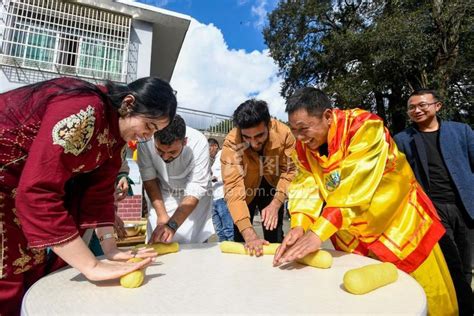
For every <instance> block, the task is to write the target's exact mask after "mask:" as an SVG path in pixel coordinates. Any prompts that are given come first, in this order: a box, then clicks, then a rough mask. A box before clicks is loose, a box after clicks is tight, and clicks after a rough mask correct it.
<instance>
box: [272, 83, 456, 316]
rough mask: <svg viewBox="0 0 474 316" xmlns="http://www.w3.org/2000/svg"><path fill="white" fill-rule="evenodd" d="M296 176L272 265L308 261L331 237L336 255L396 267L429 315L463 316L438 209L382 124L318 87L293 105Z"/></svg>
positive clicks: (293, 100)
mask: <svg viewBox="0 0 474 316" xmlns="http://www.w3.org/2000/svg"><path fill="white" fill-rule="evenodd" d="M286 111H287V112H288V115H289V124H290V127H291V130H292V132H293V134H294V135H295V138H296V139H297V142H296V149H295V152H294V154H293V159H294V160H295V163H296V165H297V168H298V174H297V176H296V177H295V179H294V180H293V182H292V183H291V184H290V187H289V189H288V197H289V209H290V214H291V228H292V229H291V231H290V232H289V233H288V235H287V236H286V237H285V239H284V241H283V243H282V245H281V247H280V248H279V249H278V251H277V253H276V254H275V258H274V265H279V264H282V263H285V262H290V261H293V260H296V259H299V258H302V257H304V256H305V255H307V254H308V253H310V252H314V251H316V250H317V249H319V248H320V246H321V243H322V242H323V241H325V240H327V239H329V238H331V241H332V243H333V244H334V246H335V248H336V249H338V250H342V251H346V252H351V253H357V254H360V255H364V256H370V257H373V258H376V259H378V260H381V261H384V262H392V263H393V264H395V265H396V266H397V267H398V268H399V269H401V270H403V271H405V272H407V273H409V274H411V275H412V276H413V277H414V278H415V279H416V280H417V281H418V282H419V283H420V284H421V286H422V287H423V288H424V289H425V293H426V295H427V299H428V311H429V314H430V315H435V314H440V315H455V314H457V309H458V307H457V301H456V294H455V292H454V287H453V284H452V281H451V277H450V275H449V271H448V269H447V266H446V262H445V260H444V257H443V254H442V253H441V251H440V249H439V246H438V240H439V239H440V238H441V236H442V235H443V234H444V233H445V230H444V228H443V226H442V225H441V222H440V219H439V217H438V215H437V213H436V211H435V208H434V207H433V204H432V203H431V201H430V200H429V198H428V197H427V195H426V194H425V193H424V192H423V189H422V188H421V186H420V185H419V184H418V182H417V181H416V179H415V176H414V174H413V172H412V170H411V168H410V165H409V164H408V162H407V160H406V158H405V156H404V155H403V154H402V153H400V152H399V151H398V149H397V146H396V144H395V143H394V141H393V139H392V138H391V136H390V134H389V132H388V130H387V129H386V128H385V127H384V125H383V121H382V120H381V119H380V118H379V117H378V116H376V115H374V114H372V113H369V112H367V111H364V110H360V109H353V110H338V109H332V108H331V103H330V101H329V99H328V98H327V97H326V96H325V95H324V93H323V92H321V91H320V90H318V89H315V88H303V89H300V90H298V91H296V92H295V93H294V94H293V95H292V96H291V97H290V98H289V99H288V101H287V107H286Z"/></svg>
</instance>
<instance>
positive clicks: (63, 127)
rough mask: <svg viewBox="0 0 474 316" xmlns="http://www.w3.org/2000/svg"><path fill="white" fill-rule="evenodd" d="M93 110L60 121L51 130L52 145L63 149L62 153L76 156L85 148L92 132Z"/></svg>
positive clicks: (90, 107)
mask: <svg viewBox="0 0 474 316" xmlns="http://www.w3.org/2000/svg"><path fill="white" fill-rule="evenodd" d="M94 113H95V111H94V108H93V107H92V106H90V105H89V106H88V107H87V109H86V110H85V111H84V110H81V111H80V112H79V113H76V114H73V115H71V116H69V117H66V118H65V119H62V120H61V121H59V122H58V123H56V125H55V126H54V128H53V144H56V145H59V146H61V147H63V148H64V153H66V154H67V153H71V154H73V155H75V156H78V155H79V154H80V153H81V152H82V151H83V150H84V148H86V146H87V144H88V142H89V141H90V139H91V137H92V134H93V132H94V123H95V116H94Z"/></svg>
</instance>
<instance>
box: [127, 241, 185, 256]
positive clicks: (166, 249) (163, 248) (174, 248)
mask: <svg viewBox="0 0 474 316" xmlns="http://www.w3.org/2000/svg"><path fill="white" fill-rule="evenodd" d="M143 247H146V248H153V249H155V251H156V252H157V253H158V254H159V255H164V254H167V253H173V252H178V251H179V244H178V243H177V242H172V243H169V244H165V243H155V244H147V245H146V244H140V245H136V246H135V249H139V248H143Z"/></svg>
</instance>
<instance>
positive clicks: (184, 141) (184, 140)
mask: <svg viewBox="0 0 474 316" xmlns="http://www.w3.org/2000/svg"><path fill="white" fill-rule="evenodd" d="M187 143H188V138H187V137H185V138H184V139H183V146H186V144H187Z"/></svg>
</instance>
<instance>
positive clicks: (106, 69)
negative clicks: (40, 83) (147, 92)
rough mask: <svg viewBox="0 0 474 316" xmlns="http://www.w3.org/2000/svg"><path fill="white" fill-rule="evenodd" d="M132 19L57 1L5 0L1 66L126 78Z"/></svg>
mask: <svg viewBox="0 0 474 316" xmlns="http://www.w3.org/2000/svg"><path fill="white" fill-rule="evenodd" d="M131 21H132V18H131V17H130V16H126V15H121V14H116V13H111V12H108V11H103V10H99V9H96V8H91V7H87V6H82V5H79V4H75V3H71V2H67V1H59V0H3V1H2V3H1V8H0V24H1V25H0V65H4V66H11V67H15V68H22V69H33V70H38V71H44V72H53V73H58V74H61V75H68V76H71V75H72V76H78V77H83V78H91V79H95V80H112V81H117V82H126V81H127V71H129V70H130V69H128V68H129V65H128V62H129V56H128V54H129V45H130V43H129V39H130V28H131Z"/></svg>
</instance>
